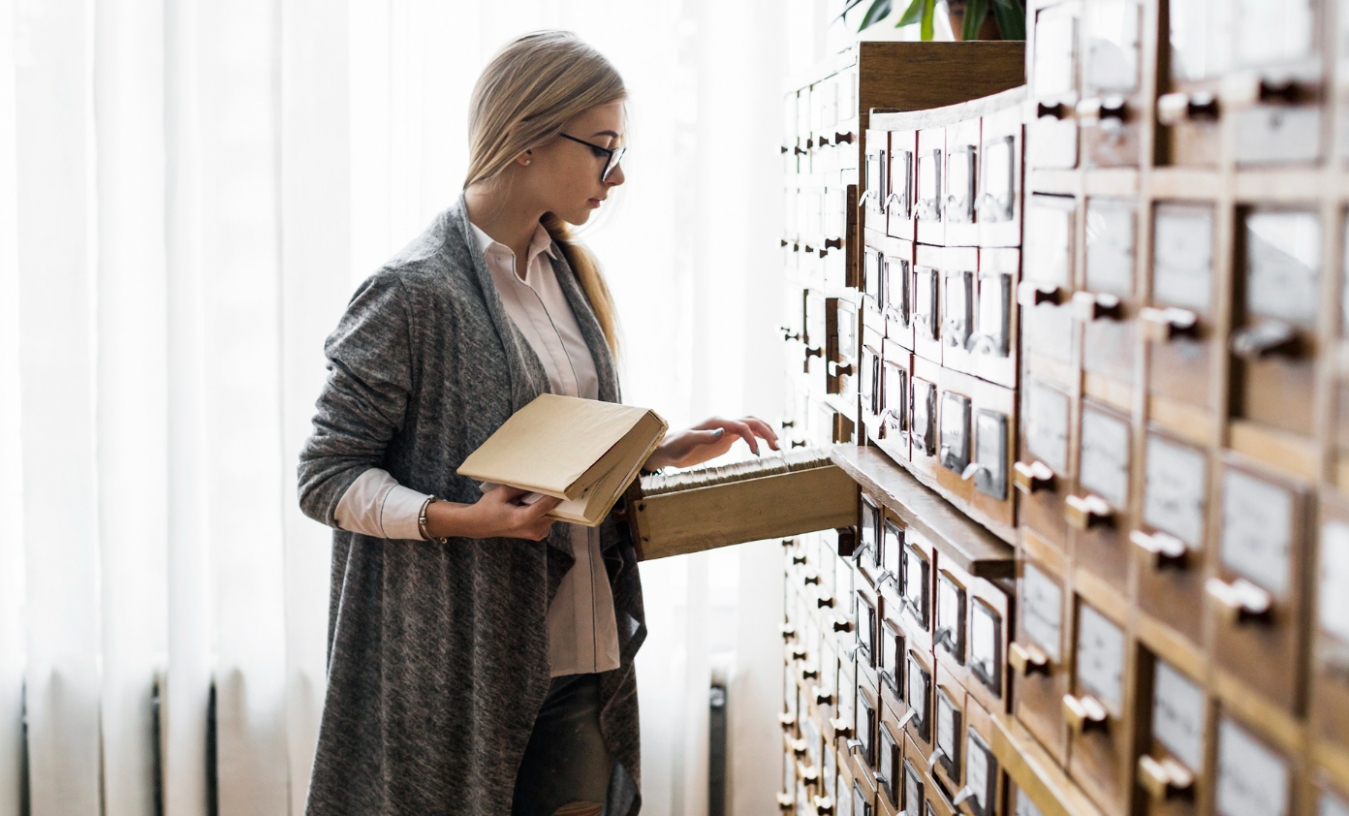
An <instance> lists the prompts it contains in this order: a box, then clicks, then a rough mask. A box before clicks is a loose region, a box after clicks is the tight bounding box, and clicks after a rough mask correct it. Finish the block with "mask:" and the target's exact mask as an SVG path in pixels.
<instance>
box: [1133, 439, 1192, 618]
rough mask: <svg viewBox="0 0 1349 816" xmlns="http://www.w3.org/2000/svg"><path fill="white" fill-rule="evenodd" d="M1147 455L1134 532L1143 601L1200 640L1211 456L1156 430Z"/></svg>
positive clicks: (1152, 612)
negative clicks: (1140, 511)
mask: <svg viewBox="0 0 1349 816" xmlns="http://www.w3.org/2000/svg"><path fill="white" fill-rule="evenodd" d="M1143 455H1144V461H1143V508H1142V513H1141V522H1142V523H1141V526H1140V527H1139V529H1137V530H1135V531H1133V532H1132V533H1131V534H1130V542H1131V544H1132V545H1133V551H1134V552H1135V553H1136V555H1137V558H1138V605H1139V608H1140V609H1142V610H1143V611H1144V612H1145V613H1147V614H1148V615H1151V616H1152V617H1153V618H1155V619H1156V620H1158V621H1162V622H1164V623H1165V624H1166V625H1167V626H1169V627H1172V628H1174V629H1175V630H1176V631H1178V632H1180V633H1181V634H1182V635H1184V636H1185V637H1186V638H1188V639H1189V640H1190V642H1191V643H1194V644H1200V643H1203V629H1204V625H1203V624H1204V615H1203V611H1204V606H1205V601H1204V597H1205V595H1204V562H1205V560H1206V552H1207V547H1206V542H1207V540H1208V537H1207V534H1206V531H1207V529H1208V521H1207V519H1208V507H1209V483H1210V479H1209V469H1210V463H1209V459H1208V456H1207V454H1206V453H1205V452H1204V451H1203V450H1202V449H1199V448H1194V447H1191V446H1190V445H1187V444H1185V443H1183V442H1180V441H1178V440H1176V439H1175V438H1174V437H1172V436H1170V435H1168V434H1164V433H1162V432H1160V431H1157V430H1152V431H1150V432H1149V433H1148V438H1147V442H1146V444H1145V447H1144V453H1143Z"/></svg>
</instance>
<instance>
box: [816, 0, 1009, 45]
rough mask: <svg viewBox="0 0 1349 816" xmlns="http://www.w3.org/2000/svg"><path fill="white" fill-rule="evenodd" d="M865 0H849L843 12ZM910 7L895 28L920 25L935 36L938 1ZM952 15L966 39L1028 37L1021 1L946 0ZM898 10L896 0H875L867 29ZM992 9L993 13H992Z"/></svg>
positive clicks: (912, 0) (919, 0) (918, 0)
mask: <svg viewBox="0 0 1349 816" xmlns="http://www.w3.org/2000/svg"><path fill="white" fill-rule="evenodd" d="M863 2H864V0H848V3H847V6H846V7H845V8H844V9H843V13H844V14H847V13H848V12H850V11H852V10H853V9H855V8H857V7H858V6H860V5H861V4H862V3H863ZM908 2H909V5H908V8H906V9H905V10H904V13H903V14H901V15H900V17H899V21H898V22H896V23H895V27H896V28H898V27H900V26H906V25H913V24H914V23H918V24H919V34H920V36H921V37H922V39H924V40H931V39H932V36H933V24H932V21H933V17H934V15H935V14H936V13H937V0H908ZM946 8H947V11H948V12H949V14H950V16H951V30H952V31H958V32H960V38H961V39H962V40H1024V39H1026V7H1025V6H1023V5H1022V3H1021V0H946ZM893 10H894V0H871V6H870V8H868V9H867V13H866V14H864V15H862V24H861V25H860V26H858V28H857V30H858V31H863V30H865V29H867V28H869V27H870V26H873V25H875V24H876V23H879V22H880V21H881V20H884V19H885V18H886V17H889V16H890V12H891V11H893ZM989 12H992V14H989Z"/></svg>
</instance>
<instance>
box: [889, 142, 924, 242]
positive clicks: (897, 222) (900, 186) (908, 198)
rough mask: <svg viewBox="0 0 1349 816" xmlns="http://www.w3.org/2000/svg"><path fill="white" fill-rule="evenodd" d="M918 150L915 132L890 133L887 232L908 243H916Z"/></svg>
mask: <svg viewBox="0 0 1349 816" xmlns="http://www.w3.org/2000/svg"><path fill="white" fill-rule="evenodd" d="M917 150H918V134H917V133H915V132H914V131H912V130H895V131H891V132H890V173H889V182H890V184H889V187H890V190H889V195H888V196H887V197H886V202H885V203H886V208H885V212H886V221H885V224H886V226H885V232H886V234H887V235H890V236H892V237H895V238H903V239H904V240H906V241H912V240H913V214H914V203H915V202H914V192H915V184H914V183H915V178H914V171H915V164H916V162H915V157H916V154H917Z"/></svg>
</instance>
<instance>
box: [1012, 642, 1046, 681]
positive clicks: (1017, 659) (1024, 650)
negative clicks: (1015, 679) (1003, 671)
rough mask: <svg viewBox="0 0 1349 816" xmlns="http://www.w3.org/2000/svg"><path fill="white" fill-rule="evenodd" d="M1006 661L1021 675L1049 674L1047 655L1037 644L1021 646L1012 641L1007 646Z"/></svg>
mask: <svg viewBox="0 0 1349 816" xmlns="http://www.w3.org/2000/svg"><path fill="white" fill-rule="evenodd" d="M1007 662H1008V663H1009V664H1011V666H1012V670H1013V671H1015V672H1016V673H1017V674H1019V675H1021V676H1022V677H1030V676H1031V675H1033V674H1044V675H1048V674H1049V655H1047V654H1045V653H1044V651H1043V650H1042V649H1041V648H1040V647H1038V646H1030V645H1027V646H1023V645H1021V644H1020V643H1013V644H1011V645H1009V646H1008V647H1007Z"/></svg>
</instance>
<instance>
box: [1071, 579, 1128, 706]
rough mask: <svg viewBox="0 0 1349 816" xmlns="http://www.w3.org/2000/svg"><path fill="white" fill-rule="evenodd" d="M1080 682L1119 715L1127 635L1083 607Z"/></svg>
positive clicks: (1079, 641) (1079, 638) (1080, 615)
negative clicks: (1125, 638)
mask: <svg viewBox="0 0 1349 816" xmlns="http://www.w3.org/2000/svg"><path fill="white" fill-rule="evenodd" d="M1077 681H1078V684H1079V685H1080V686H1083V687H1085V688H1086V689H1087V690H1088V691H1090V692H1091V693H1092V694H1094V695H1096V698H1097V699H1099V700H1100V701H1101V702H1102V703H1103V704H1104V705H1105V707H1106V708H1108V709H1109V710H1110V711H1111V712H1112V713H1114V714H1119V713H1120V711H1121V710H1122V709H1121V707H1120V702H1121V698H1122V697H1123V687H1124V633H1123V632H1121V631H1120V630H1119V627H1118V626H1116V625H1115V624H1114V623H1111V622H1110V620H1109V619H1107V618H1106V617H1105V616H1104V615H1102V614H1101V613H1099V612H1097V611H1096V610H1095V609H1092V608H1091V607H1090V606H1088V605H1087V604H1082V606H1081V607H1080V610H1079V613H1078V618H1077Z"/></svg>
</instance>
